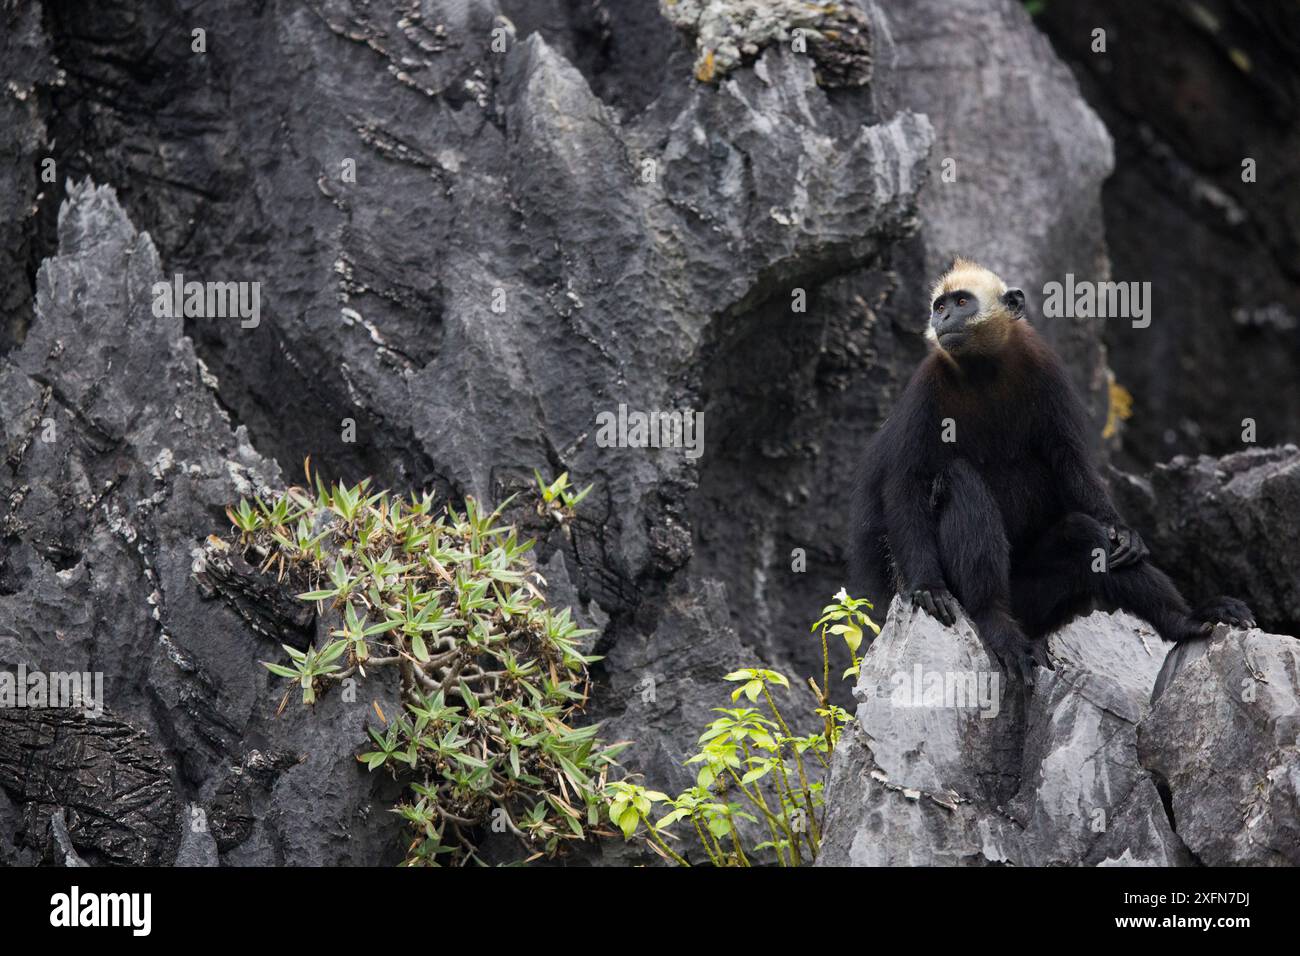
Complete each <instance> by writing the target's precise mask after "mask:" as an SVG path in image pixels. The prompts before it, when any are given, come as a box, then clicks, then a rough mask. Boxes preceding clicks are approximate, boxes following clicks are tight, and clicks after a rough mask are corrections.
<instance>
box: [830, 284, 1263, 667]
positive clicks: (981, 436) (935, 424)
mask: <svg viewBox="0 0 1300 956" xmlns="http://www.w3.org/2000/svg"><path fill="white" fill-rule="evenodd" d="M1012 293H1015V290H1012ZM964 294H965V293H963V295H964ZM1008 295H1009V296H1011V295H1012V294H1011V293H1008ZM1021 301H1022V300H1021ZM1007 302H1008V304H1009V305H1010V306H1011V307H1012V308H1013V309H1016V310H1017V311H1018V308H1019V304H1020V302H1019V301H1017V300H1015V298H1014V297H1012V298H1009V299H1008V300H1007ZM938 321H939V320H938V319H937V318H936V322H938ZM947 321H948V322H951V320H950V319H949V320H947ZM996 321H997V322H1002V323H1003V327H1002V328H1001V329H997V328H995V327H991V328H987V329H986V328H982V327H979V326H977V327H975V329H977V330H978V332H979V334H981V335H982V336H983V337H984V341H983V343H982V344H981V343H976V344H975V345H973V346H970V347H964V348H963V349H961V350H958V352H957V353H956V354H955V355H954V354H949V352H947V351H944V350H941V349H934V350H933V351H931V353H930V355H929V356H927V358H926V359H925V360H924V361H923V362H922V363H921V365H920V367H919V368H918V369H917V371H916V373H915V374H914V375H913V377H912V380H911V382H910V383H909V385H908V386H907V389H906V391H905V392H904V393H903V395H902V397H901V398H900V399H899V402H898V405H897V407H896V408H895V409H894V411H893V414H892V415H891V416H890V417H889V419H888V420H887V421H886V422H885V424H884V425H883V426H882V427H881V429H880V431H879V432H878V433H877V434H876V436H875V437H874V438H873V439H872V441H871V442H870V444H869V445H868V447H867V451H866V460H865V462H864V464H863V469H862V474H861V480H860V482H859V487H858V494H857V502H856V513H855V516H854V552H855V555H854V557H855V561H854V564H855V575H854V576H855V582H856V583H857V585H858V586H859V588H860V589H862V593H865V595H866V596H867V597H869V598H871V599H872V600H873V601H874V602H876V608H877V611H878V612H879V613H881V614H883V613H884V610H885V608H887V607H888V601H889V599H890V596H891V595H892V594H893V593H894V592H895V591H898V592H899V593H902V594H903V595H905V596H910V597H911V599H912V600H913V602H914V603H916V604H917V605H919V606H921V607H923V608H924V609H925V610H926V611H928V612H929V613H931V614H933V615H934V616H935V617H937V618H939V619H940V620H941V621H943V622H944V623H951V622H952V620H953V619H954V618H955V615H956V607H955V602H954V601H953V598H955V599H956V601H960V602H961V607H963V608H965V610H966V612H967V614H968V615H969V616H970V618H971V620H972V621H973V623H974V624H975V626H976V628H977V629H978V630H979V632H980V634H981V636H982V637H983V639H984V641H985V642H986V643H987V644H988V646H989V648H990V650H992V651H993V652H994V653H995V654H996V655H997V656H998V658H999V659H1000V660H1002V662H1003V664H1004V666H1008V665H1010V666H1014V667H1015V668H1016V669H1017V670H1018V671H1019V672H1020V673H1021V675H1022V676H1023V677H1025V678H1026V679H1027V680H1028V679H1030V678H1031V675H1032V666H1031V665H1032V664H1033V663H1038V664H1046V665H1047V666H1050V664H1048V662H1047V658H1046V654H1045V642H1043V641H1042V638H1044V637H1045V636H1046V635H1047V634H1049V633H1051V632H1052V631H1053V630H1055V629H1056V628H1058V627H1060V626H1061V625H1062V624H1064V623H1065V622H1066V621H1068V620H1069V619H1070V618H1071V617H1073V616H1074V615H1076V614H1078V613H1081V612H1083V611H1086V610H1088V609H1089V608H1090V607H1092V606H1093V605H1094V604H1100V605H1103V606H1108V607H1119V608H1124V609H1126V610H1129V611H1132V612H1133V613H1134V614H1136V615H1138V616H1139V617H1142V618H1144V619H1146V620H1147V621H1149V622H1150V623H1151V625H1152V626H1153V627H1154V628H1155V629H1156V630H1157V631H1158V632H1159V634H1160V636H1161V637H1163V638H1164V639H1165V640H1167V641H1182V640H1186V639H1188V638H1191V637H1195V636H1197V635H1199V634H1202V633H1204V632H1205V625H1206V624H1208V623H1213V622H1215V621H1220V620H1222V621H1225V622H1228V623H1232V624H1238V623H1240V624H1247V625H1253V623H1254V621H1253V616H1252V615H1251V612H1250V609H1249V608H1247V607H1246V606H1245V605H1244V604H1242V603H1241V602H1240V601H1236V600H1234V599H1231V598H1219V599H1217V600H1215V601H1213V602H1211V603H1210V604H1209V605H1207V606H1206V607H1205V608H1203V609H1202V610H1201V611H1199V612H1198V613H1196V614H1192V613H1190V612H1189V610H1188V607H1187V604H1186V602H1184V601H1183V598H1182V596H1181V595H1179V593H1178V591H1177V589H1175V587H1174V585H1173V584H1172V582H1170V580H1169V578H1168V577H1167V576H1166V575H1165V574H1164V573H1163V572H1162V571H1160V570H1159V569H1157V568H1156V567H1155V566H1153V565H1152V564H1151V563H1149V562H1148V561H1147V560H1146V557H1147V550H1146V548H1145V546H1144V545H1143V544H1142V541H1141V538H1140V537H1139V536H1138V535H1137V534H1136V533H1135V532H1133V531H1131V529H1128V528H1126V527H1125V526H1124V523H1123V520H1122V519H1121V518H1120V516H1119V514H1118V513H1117V512H1116V510H1115V507H1114V505H1113V504H1112V503H1111V500H1110V495H1109V494H1108V492H1107V490H1106V488H1105V486H1104V485H1103V483H1102V481H1101V479H1100V477H1099V476H1098V474H1097V471H1096V469H1095V468H1094V466H1093V464H1092V462H1091V458H1090V454H1089V443H1088V439H1087V431H1086V429H1087V427H1088V425H1087V417H1086V415H1085V414H1084V410H1083V405H1082V403H1081V402H1080V400H1079V398H1078V396H1077V394H1076V392H1075V391H1074V388H1073V386H1072V385H1071V383H1070V381H1069V378H1068V376H1067V375H1066V374H1065V371H1064V369H1063V368H1062V366H1061V363H1060V360H1059V359H1058V358H1057V357H1056V356H1055V354H1053V353H1052V351H1051V350H1050V349H1049V348H1048V346H1047V345H1046V344H1045V343H1044V342H1043V341H1042V340H1041V339H1040V338H1039V337H1038V336H1037V334H1036V333H1035V332H1034V331H1033V329H1032V328H1031V327H1030V326H1029V324H1028V323H1027V322H1025V321H1023V320H1022V319H1017V318H1013V317H1007V316H1004V317H1001V318H999V319H997V320H996ZM992 324H993V323H992V322H991V323H990V325H992ZM990 343H991V344H990ZM948 418H951V419H953V421H954V422H955V426H956V441H955V442H953V443H945V442H944V441H942V434H943V424H942V423H943V421H944V419H948ZM1095 548H1101V549H1103V552H1104V554H1105V555H1106V556H1107V565H1108V567H1107V570H1105V571H1104V572H1100V573H1099V572H1097V571H1095V570H1094V564H1095V557H1094V549H1095Z"/></svg>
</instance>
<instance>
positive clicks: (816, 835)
mask: <svg viewBox="0 0 1300 956" xmlns="http://www.w3.org/2000/svg"><path fill="white" fill-rule="evenodd" d="M864 608H866V609H871V604H870V602H868V601H866V600H863V599H855V598H851V597H849V596H848V595H847V594H846V593H845V592H844V591H843V589H841V590H840V592H839V593H838V594H836V595H835V603H834V604H830V605H827V606H826V607H825V608H823V609H822V616H821V618H820V619H819V620H818V621H817V622H816V623H815V624H813V626H812V630H813V631H814V632H817V631H818V629H820V636H821V651H822V681H821V684H820V685H819V684H818V683H817V681H816V680H815V679H814V678H811V677H810V678H809V679H808V689H809V691H810V693H811V697H812V708H811V709H812V717H813V718H814V720H810V724H811V723H815V724H816V725H817V726H819V728H820V729H818V730H817V731H816V732H815V733H808V734H798V733H796V732H795V731H794V730H792V729H791V727H790V725H789V724H788V723H787V722H786V717H785V714H784V713H783V712H782V710H781V709H780V707H778V705H777V701H776V695H775V694H774V693H773V692H774V691H777V692H780V693H783V694H784V693H788V692H789V690H790V682H789V681H788V680H787V679H786V678H785V677H784V676H783V675H781V674H779V673H777V672H776V671H771V670H763V669H759V668H746V669H744V670H738V671H734V672H732V673H730V674H727V675H726V678H725V679H726V680H728V681H732V682H736V683H739V684H740V686H739V687H737V688H736V689H735V690H734V691H732V693H731V701H732V703H737V702H739V700H740V698H741V697H744V698H745V699H746V700H747V701H749V703H751V704H758V703H759V701H760V699H761V701H762V704H763V706H762V707H745V706H741V707H717V708H714V709H715V711H716V712H717V713H719V714H721V716H720V717H718V718H717V719H716V720H714V721H713V722H712V723H710V724H709V726H708V727H707V728H706V729H705V731H704V733H703V734H701V735H700V739H699V744H700V750H699V752H698V753H696V754H695V755H693V756H692V757H690V758H689V759H688V760H687V761H686V763H687V765H688V766H697V767H698V768H699V769H698V770H697V772H696V778H695V786H693V787H691V788H689V789H687V790H684V791H682V792H681V793H679V794H678V795H677V796H675V797H673V796H669V795H668V794H666V793H663V792H661V791H657V790H647V789H646V788H645V787H643V786H641V785H639V784H636V783H633V782H632V781H631V780H630V779H624V780H620V781H613V782H611V783H609V784H608V785H607V786H606V788H605V797H606V800H607V802H608V809H607V813H608V815H609V819H610V822H611V823H613V824H614V826H616V827H618V828H619V829H620V830H621V831H622V833H623V837H624V839H629V840H630V839H632V838H633V837H635V836H636V835H637V834H638V833H644V839H645V840H646V841H647V842H648V844H649V846H650V847H651V848H652V849H653V850H655V852H657V853H658V854H659V855H661V856H663V857H665V858H666V859H669V860H671V861H672V862H674V863H677V864H679V865H681V866H689V865H690V864H689V862H688V861H687V859H686V857H685V856H683V855H682V853H679V852H678V851H677V850H675V849H674V848H673V846H672V844H673V843H675V842H678V841H679V840H680V837H679V836H678V835H677V834H676V833H675V831H674V830H673V829H672V828H673V827H674V826H678V827H680V828H681V829H685V830H686V831H687V833H688V834H689V836H690V837H693V838H694V841H695V842H696V843H697V844H698V846H699V847H700V849H701V850H702V852H703V855H704V858H705V859H707V860H708V862H709V863H711V864H713V865H714V866H752V865H754V864H756V863H776V864H778V865H780V866H800V865H806V864H808V863H811V862H812V861H814V860H816V859H817V852H818V849H819V848H820V845H821V834H822V827H823V825H824V824H825V822H826V808H825V804H824V802H823V800H822V789H823V782H822V781H823V778H824V776H825V774H826V772H827V771H828V770H829V767H830V756H831V752H832V751H833V750H834V749H835V743H836V741H837V740H839V736H840V732H841V731H842V730H843V728H844V726H845V725H846V724H847V723H848V722H849V720H851V719H852V718H851V716H850V715H849V713H848V712H847V711H845V710H844V709H843V708H842V707H838V706H836V705H835V704H833V703H831V700H830V690H829V687H830V666H831V665H830V649H829V646H828V645H829V641H830V638H831V636H840V637H842V638H843V639H844V641H845V643H846V644H847V645H848V648H849V655H850V657H851V658H852V665H851V666H850V667H849V668H848V669H847V670H846V671H845V672H844V674H843V675H842V678H841V679H843V678H847V677H853V676H856V675H857V673H858V667H859V664H860V663H861V658H860V657H859V656H858V649H859V648H860V647H861V645H862V638H863V628H870V629H871V630H872V631H874V632H875V633H879V632H880V628H879V627H877V626H876V624H875V622H873V621H872V620H871V618H870V617H869V616H868V615H867V613H866V610H863V609H864ZM656 807H657V808H658V810H656ZM652 813H659V814H662V815H661V816H659V819H657V820H655V821H654V822H651V819H650V818H651V815H652ZM746 824H749V825H748V826H747V825H746ZM755 832H757V833H761V834H763V836H764V837H765V838H763V839H760V841H759V842H757V843H754V844H753V845H752V846H750V847H749V848H746V846H745V843H746V840H747V839H748V838H749V837H750V836H751V835H752V834H753V833H755Z"/></svg>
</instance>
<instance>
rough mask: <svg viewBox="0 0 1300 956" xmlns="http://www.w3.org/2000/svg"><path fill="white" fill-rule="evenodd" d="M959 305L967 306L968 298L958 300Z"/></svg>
mask: <svg viewBox="0 0 1300 956" xmlns="http://www.w3.org/2000/svg"><path fill="white" fill-rule="evenodd" d="M957 304H958V305H965V304H966V298H965V297H964V296H963V297H962V298H960V299H958V300H957Z"/></svg>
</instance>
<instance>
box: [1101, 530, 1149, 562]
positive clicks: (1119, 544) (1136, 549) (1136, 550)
mask: <svg viewBox="0 0 1300 956" xmlns="http://www.w3.org/2000/svg"><path fill="white" fill-rule="evenodd" d="M1108 531H1109V537H1110V557H1109V558H1108V559H1107V561H1106V567H1107V569H1108V570H1111V571H1114V570H1116V569H1118V568H1125V567H1128V566H1129V565H1130V564H1137V563H1138V562H1139V561H1145V560H1146V558H1147V556H1148V555H1150V554H1151V552H1150V551H1149V550H1148V549H1147V546H1146V544H1145V543H1144V542H1143V541H1142V536H1141V535H1139V534H1138V533H1137V532H1136V531H1134V530H1133V529H1132V528H1125V527H1123V526H1121V525H1112V526H1111V527H1110V528H1109V529H1108Z"/></svg>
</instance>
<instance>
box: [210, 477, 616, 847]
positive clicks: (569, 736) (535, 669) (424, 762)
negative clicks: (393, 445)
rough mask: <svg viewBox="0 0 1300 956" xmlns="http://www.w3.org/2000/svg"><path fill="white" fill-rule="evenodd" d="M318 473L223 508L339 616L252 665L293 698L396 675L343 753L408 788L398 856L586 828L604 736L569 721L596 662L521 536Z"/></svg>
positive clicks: (286, 575) (557, 836)
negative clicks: (397, 700)
mask: <svg viewBox="0 0 1300 956" xmlns="http://www.w3.org/2000/svg"><path fill="white" fill-rule="evenodd" d="M309 480H310V478H309ZM315 484H316V492H315V494H314V496H313V495H312V494H311V493H310V492H308V491H305V490H303V489H301V488H293V489H289V490H288V491H287V492H286V493H285V494H284V495H282V496H280V497H278V498H276V499H275V500H273V501H271V502H264V501H261V500H256V499H255V500H254V501H253V502H252V503H251V504H250V503H249V502H247V501H241V502H240V503H239V505H238V506H236V507H234V508H231V509H229V511H228V514H229V515H230V519H231V521H232V523H233V524H234V526H235V529H236V530H237V532H238V536H237V540H236V541H235V543H234V545H233V546H235V547H237V548H240V549H242V552H243V554H244V556H245V557H246V558H247V559H249V560H250V563H254V564H256V565H257V566H259V567H260V568H261V569H262V571H264V572H267V573H272V572H273V573H275V574H276V575H277V577H278V578H279V579H280V580H281V581H282V582H285V583H286V584H287V586H289V587H291V588H294V589H295V590H301V591H302V593H300V594H299V595H298V596H299V597H300V598H301V599H302V600H304V601H311V602H315V603H316V604H317V606H318V610H319V611H320V613H321V614H323V615H325V616H326V617H325V620H326V621H331V620H332V621H333V622H334V623H335V624H337V627H335V628H334V629H333V630H332V631H331V632H330V636H331V637H332V640H331V641H330V642H329V643H327V644H325V646H323V647H311V648H309V649H307V650H305V651H299V650H296V649H294V648H291V647H288V646H286V647H285V652H286V653H287V655H288V660H287V661H285V662H283V663H275V662H271V663H266V665H265V666H266V667H267V668H268V669H269V670H270V671H271V672H272V673H274V674H277V675H279V676H281V677H284V678H287V679H289V680H291V681H293V682H294V685H295V686H296V687H297V688H298V689H299V690H300V691H301V694H302V700H303V703H304V704H309V705H310V704H312V703H314V702H315V701H316V699H317V697H318V695H320V694H322V693H326V692H328V690H329V689H330V688H331V687H333V686H335V685H337V684H339V683H340V682H341V681H343V680H345V679H347V678H356V679H363V678H365V677H366V676H367V675H368V674H369V673H372V672H374V671H376V670H378V669H379V668H395V669H396V671H397V673H398V674H399V675H400V680H399V686H400V694H401V703H402V712H401V713H398V714H393V715H383V714H382V713H380V717H381V719H383V720H384V721H385V729H384V730H382V731H381V730H379V729H375V728H372V729H371V730H370V735H371V737H372V738H373V739H372V741H371V748H372V749H370V750H369V751H367V752H365V753H362V754H361V755H360V756H359V757H358V759H359V760H361V761H362V762H363V763H364V764H365V765H366V766H367V767H368V768H369V769H370V770H371V771H375V770H379V769H381V768H383V769H386V770H388V771H389V772H391V773H392V774H393V775H394V776H395V777H397V778H398V779H400V780H402V781H404V782H406V783H407V784H408V786H409V790H408V794H407V796H406V797H405V798H404V799H403V800H402V802H401V803H400V804H399V805H398V806H397V807H396V808H395V812H397V813H399V814H401V815H402V817H404V818H405V819H406V820H407V821H408V822H409V824H410V826H411V829H412V841H411V844H410V846H409V850H408V853H407V858H406V862H407V864H410V865H418V864H432V863H437V862H445V863H456V864H462V863H467V862H471V861H479V856H478V852H477V847H478V844H479V842H480V839H481V836H482V834H483V833H485V832H487V830H488V829H492V830H496V831H497V832H501V831H508V832H510V833H513V834H514V835H515V836H516V837H517V838H518V839H519V841H520V842H521V843H522V844H523V846H524V848H525V854H526V855H527V857H528V858H529V859H532V858H536V857H537V856H540V855H550V854H553V853H554V852H555V851H556V850H557V849H558V848H559V846H560V845H561V844H562V843H563V842H564V841H568V840H581V839H583V838H585V836H586V835H587V834H588V833H589V832H590V831H591V829H592V828H594V827H596V826H597V825H598V824H599V821H600V811H601V807H602V798H601V794H602V788H603V786H604V782H605V775H606V772H607V770H608V768H609V767H610V766H611V765H612V764H613V762H614V761H613V758H614V756H615V753H616V751H617V749H618V748H616V747H610V746H606V745H604V744H603V743H602V742H601V741H600V740H599V739H598V738H597V736H596V733H597V728H596V727H594V726H585V727H577V726H573V722H574V720H575V718H577V717H579V716H580V715H581V713H582V711H583V709H584V706H585V704H586V700H587V689H588V676H587V665H588V664H590V663H591V662H592V661H594V660H596V659H597V658H594V657H590V656H587V655H584V654H583V653H581V651H580V650H579V647H578V640H579V639H580V638H581V637H583V636H584V635H586V634H588V633H590V632H588V631H583V630H580V629H579V628H578V627H577V625H576V624H575V623H574V622H573V621H572V620H571V619H570V616H569V611H568V610H567V609H565V610H562V611H558V612H557V611H555V610H554V609H552V608H550V607H548V605H547V603H546V600H545V598H544V597H543V595H542V593H541V592H540V591H539V590H538V587H537V585H536V584H535V583H534V580H533V579H534V578H535V577H536V576H535V575H532V574H530V565H529V564H528V562H527V560H526V558H525V555H526V554H527V552H528V551H529V549H530V548H531V547H532V544H533V543H532V542H531V541H527V542H520V541H518V540H517V538H516V534H515V531H514V529H513V528H510V527H505V526H501V525H499V524H498V519H499V517H500V513H501V512H500V509H498V510H497V511H494V512H491V513H484V511H483V510H482V509H481V508H480V506H479V505H478V503H477V502H475V501H474V500H473V499H472V498H467V499H466V501H465V510H464V512H463V513H461V512H456V511H448V512H446V513H444V514H439V515H437V516H435V515H434V514H433V510H434V509H433V503H432V500H431V498H430V497H429V496H428V495H425V496H423V497H420V498H414V497H413V498H411V499H410V500H409V501H408V500H403V499H401V498H398V497H395V496H391V495H389V494H388V493H387V492H371V491H370V489H369V483H368V482H367V481H363V482H361V484H359V485H356V486H355V487H345V486H333V487H331V488H329V489H328V490H327V489H326V488H325V487H324V486H323V485H322V484H321V483H320V480H319V478H318V479H317V480H316V483H315ZM556 492H557V495H558V494H559V493H560V492H565V494H563V495H562V496H560V502H559V503H558V504H559V507H563V508H571V505H570V503H569V501H568V498H569V497H571V496H570V495H568V494H567V489H566V487H565V485H564V484H561V485H560V486H559V488H557V489H556ZM573 503H574V504H576V501H574V502H573ZM550 504H551V503H550V502H547V505H548V506H549V505H550ZM503 507H504V505H503ZM539 580H540V579H539ZM290 692H292V688H291V691H290ZM287 700H288V693H286V697H285V701H282V702H281V708H283V707H284V706H285V704H286V703H287ZM376 710H377V711H378V707H376Z"/></svg>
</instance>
